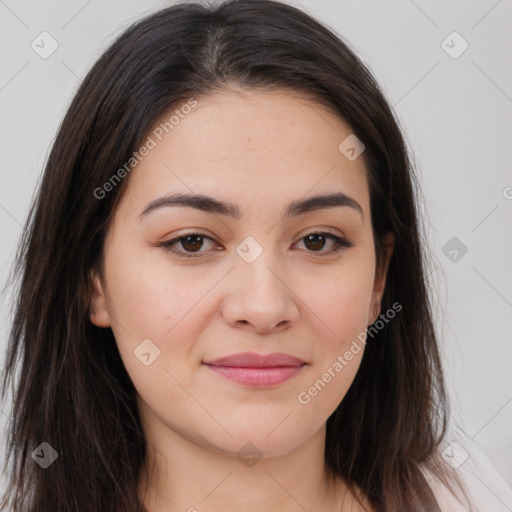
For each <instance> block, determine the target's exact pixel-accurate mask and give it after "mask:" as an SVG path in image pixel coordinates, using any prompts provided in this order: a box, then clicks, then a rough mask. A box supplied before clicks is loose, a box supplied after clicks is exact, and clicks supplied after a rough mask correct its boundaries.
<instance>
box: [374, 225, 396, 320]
mask: <svg viewBox="0 0 512 512" xmlns="http://www.w3.org/2000/svg"><path fill="white" fill-rule="evenodd" d="M382 243H383V245H384V247H385V251H384V261H383V262H382V265H381V267H380V268H376V269H375V280H374V284H373V294H372V302H371V307H370V312H369V315H368V325H371V324H373V322H375V321H376V320H377V318H378V317H379V315H380V310H381V302H382V296H383V295H384V290H385V288H386V275H387V272H388V267H389V262H390V261H391V256H392V255H393V251H394V248H395V234H394V233H391V232H389V233H386V235H385V236H384V239H383V241H382Z"/></svg>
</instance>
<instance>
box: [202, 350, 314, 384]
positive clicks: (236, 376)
mask: <svg viewBox="0 0 512 512" xmlns="http://www.w3.org/2000/svg"><path fill="white" fill-rule="evenodd" d="M203 364H204V365H206V366H207V367H208V368H209V369H210V370H212V371H214V372H215V373H218V374H219V375H221V376H223V377H225V378H227V379H230V380H233V381H235V382H238V383H239V384H245V385H248V386H257V387H264V386H272V385H275V384H280V383H281V382H284V381H286V380H288V379H290V378H291V377H293V376H294V375H295V374H297V373H298V372H299V371H300V370H301V369H302V367H303V366H304V365H306V363H305V362H304V361H303V360H302V359H299V358H297V357H294V356H290V355H288V354H282V353H277V352H276V353H274V354H268V355H259V354H254V353H250V352H244V353H240V354H233V355H231V356H227V357H221V358H219V359H215V360H213V361H205V362H203Z"/></svg>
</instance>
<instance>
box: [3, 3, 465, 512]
mask: <svg viewBox="0 0 512 512" xmlns="http://www.w3.org/2000/svg"><path fill="white" fill-rule="evenodd" d="M230 85H236V86H238V87H243V88H247V89H258V88H259V89H266V90H272V89H283V88H288V89H292V90H294V91H296V92H299V93H301V94H303V95H304V96H305V97H307V98H309V99H310V100H311V101H312V102H317V103H319V104H323V105H325V106H328V107H329V108H330V109H332V111H333V112H335V113H336V114H337V115H339V116H340V117H341V118H342V119H343V120H344V121H345V122H347V123H348V124H349V126H350V127H351V128H352V130H353V132H354V134H355V135H356V136H357V137H358V138H359V139H360V140H361V141H362V142H363V143H364V144H365V147H366V149H365V154H364V158H365V161H366V163H367V172H368V181H369V187H370V200H371V221H372V228H373V232H374V238H375V241H376V242H375V250H376V258H377V264H378V266H379V268H380V266H381V264H382V261H383V254H384V252H383V251H384V245H383V243H382V240H383V237H384V235H385V234H386V233H387V232H393V233H394V234H395V236H396V241H395V250H394V254H393V256H392V259H391V262H390V265H389V269H388V274H387V285H386V289H385V293H384V296H383V300H382V310H383V311H385V310H388V309H389V308H391V307H392V304H393V303H395V302H398V303H399V304H401V305H402V306H403V311H402V312H401V314H400V315H397V318H395V319H394V320H393V321H392V322H389V323H386V325H385V326H384V328H382V329H379V330H378V333H377V334H376V335H374V336H373V337H372V339H369V340H368V344H367V346H366V350H365V353H364V357H363V359H362V362H361V366H360V369H359V371H358V373H357V375H356V377H355V380H354V382H353V384H352V386H351V387H350V389H349V391H348V392H347V394H346V396H345V397H344V399H343V400H342V402H341V403H340V404H339V406H338V408H337V409H336V411H335V412H334V413H333V414H332V415H331V417H329V419H328V421H327V442H326V447H325V463H326V466H327V468H328V469H329V470H330V472H332V473H333V474H334V475H338V476H340V477H342V478H343V479H344V480H345V481H346V482H347V483H348V484H349V485H351V486H354V489H355V488H356V487H357V488H359V489H360V490H361V491H362V492H363V493H364V494H365V495H366V496H367V497H368V499H369V501H370V502H371V504H372V506H374V507H375V508H376V509H377V510H378V511H380V512H391V511H393V512H397V511H407V512H420V511H432V512H433V511H437V512H439V506H438V505H437V503H436V500H435V499H434V496H433V493H432V491H431V489H430V487H429V485H428V482H427V480H426V478H425V476H424V474H423V472H422V468H423V469H424V468H426V469H429V470H431V471H432V472H433V473H434V474H436V475H439V478H442V479H443V481H445V483H446V484H447V485H448V480H449V478H452V477H450V475H449V468H448V467H447V466H446V465H444V464H443V460H442V459H441V458H440V456H439V453H438V447H439V445H440V443H441V441H442V440H443V438H444V435H445V433H446V428H447V418H448V403H447V399H446V394H445V387H444V381H443V372H442V367H441V362H440V356H439V352H438V346H437V341H436V334H435V329H434V325H433V319H432V306H431V304H430V302H429V301H430V299H429V296H428V293H427V291H428V290H427V286H426V273H425V254H426V253H425V251H424V248H423V246H422V244H423V242H422V241H421V243H420V239H421V234H420V230H419V221H418V213H417V208H418V206H417V203H418V201H419V200H420V194H419V189H418V188H417V183H416V180H415V176H414V171H413V168H412V166H411V163H410V161H409V157H408V152H407V149H406V145H405V142H404V139H403V137H402V134H401V131H400V129H399V126H398V123H397V121H396V119H395V117H394V114H393V112H392V111H391V109H390V107H389V105H388V103H387V102H386V100H385V98H384V95H383V94H382V92H381V91H380V89H379V87H378V85H377V83H376V82H375V80H374V78H373V77H372V75H371V73H370V72H369V71H368V70H367V69H366V67H365V66H364V65H363V64H362V62H361V61H360V60H359V59H358V58H357V57H356V56H355V54H354V53H353V51H351V49H350V48H349V46H348V45H347V43H345V42H344V41H343V40H342V38H340V37H339V36H338V35H336V34H335V33H334V32H333V31H332V30H331V29H329V28H328V27H326V26H324V25H322V24H321V23H319V22H317V21H316V20H314V19H313V18H312V17H310V16H309V15H308V14H306V13H305V12H302V11H301V10H299V9H296V8H294V7H292V6H290V5H286V4H284V3H280V2H278V1H272V0H244V1H236V0H234V1H233V0H231V1H227V2H224V3H221V4H219V5H217V6H207V5H201V4H197V3H185V4H177V5H174V6H171V7H169V8H166V9H163V10H160V11H158V12H157V13H155V14H152V15H150V16H148V17H146V18H145V19H143V20H141V21H139V22H137V23H135V24H134V25H132V26H131V27H130V28H129V29H128V30H126V31H125V32H124V33H123V34H122V35H121V36H120V37H119V38H118V39H117V40H116V41H115V42H114V43H113V44H112V45H111V46H110V48H108V49H107V51H106V52H105V53H104V54H103V56H102V57H101V58H100V59H99V60H98V61H97V63H96V64H95V65H94V66H93V68H92V69H91V70H90V72H89V73H88V74H87V76H86V78H85V79H84V81H83V82H82V84H81V86H80V88H79V90H78V92H77V93H76V95H75V97H74V99H73V101H72V103H71V105H70V107H69V109H68V111H67V114H66V116H65V118H64V120H63V122H62V124H61V126H60V129H59V131H58V134H57V137H56V139H55V142H54V144H53V147H52V150H51V153H50V155H49V158H48V161H47V164H46V168H45V171H44V175H43V179H42V183H41V185H40V188H39V190H38V194H37V197H36V199H35V201H34V203H33V205H32V207H31V210H30V213H29V216H28V219H27V222H26V226H25V231H24V233H23V236H22V238H21V240H20V244H19V248H18V253H17V256H16V262H15V263H16V264H15V266H14V267H13V279H12V282H13V283H14V282H16V281H17V285H18V286H17V295H16V300H15V303H14V309H15V315H14V321H13V325H12V329H11V332H10V337H9V346H8V352H7V357H6V362H5V370H4V375H3V381H2V397H3V398H5V396H6V392H7V386H8V383H9V382H11V384H12V386H13V396H14V400H13V414H12V416H11V421H10V423H9V438H8V440H7V441H8V444H7V450H8V461H9V462H10V473H9V474H10V478H11V479H10V482H9V486H8V489H7V491H6V493H5V496H4V499H3V502H2V508H1V510H5V508H6V507H7V506H9V504H10V506H11V508H10V509H9V510H13V511H14V512H22V511H23V512H43V511H44V512H64V511H65V512H89V511H90V512H114V511H115V512H120V511H126V512H142V511H143V510H144V507H143V504H142V502H141V500H140V498H139V496H138V494H137V482H138V478H139V475H140V471H141V470H142V469H143V468H144V467H145V458H146V441H145V438H144V434H143V430H142V427H141V422H140V418H139V415H138V411H137V407H136V402H135V389H134V386H133V384H132V382H131V380H130V378H129V376H128V374H127V372H126V370H125V368H124V366H123V364H122V361H121V358H120V355H119V352H118V350H117V346H116V342H115V339H114V336H113V334H112V331H111V330H110V329H102V328H98V327H96V326H94V325H93V324H92V323H91V322H90V321H89V315H88V303H89V297H90V294H91V282H90V279H89V276H90V271H91V269H94V268H98V266H99V264H100V260H101V256H102V249H103V241H104V236H105V233H106V230H107V228H108V226H109V222H110V219H111V217H112V213H113V211H114V210H115V208H116V205H117V204H118V201H119V199H120V197H121V195H122V193H123V190H124V188H125V186H126V182H127V180H128V179H129V177H126V178H125V179H124V180H122V181H121V182H120V183H119V184H118V185H117V186H115V187H110V188H111V190H109V191H108V193H103V192H102V197H101V198H98V193H97V192H96V193H95V191H97V190H98V189H99V188H101V187H103V186H104V184H105V183H106V182H108V181H109V180H110V179H111V178H112V176H113V175H114V173H115V172H116V170H117V169H119V168H121V167H122V166H123V165H124V164H125V163H126V162H127V161H129V159H130V157H132V154H133V152H134V151H136V150H137V148H138V147H139V145H140V144H141V142H142V141H143V140H145V137H146V136H147V133H148V131H149V130H150V128H151V127H152V126H153V124H154V123H155V121H156V120H157V119H158V118H159V117H160V116H161V115H162V113H163V112H165V111H167V110H168V109H169V108H171V107H172V106H174V105H178V104H180V103H181V102H184V101H186V99H187V98H190V97H192V96H193V97H195V98H199V97H201V96H206V95H208V94H211V93H212V92H215V91H216V90H223V89H226V88H228V87H229V86H230ZM415 187H416V188H415ZM103 196H104V197H103ZM17 365H21V368H20V374H19V376H18V377H19V378H18V379H16V375H15V371H16V368H17ZM42 442H47V443H48V444H49V445H51V446H52V447H53V448H54V449H55V450H56V452H57V453H58V454H59V457H60V459H57V461H56V462H54V463H53V464H52V465H50V466H49V467H48V468H47V469H42V468H41V467H39V466H38V465H37V464H35V462H34V461H33V460H32V458H31V454H32V453H33V450H34V449H35V448H36V447H38V446H39V445H40V444H41V443H42ZM6 467H7V464H6ZM454 481H456V478H454Z"/></svg>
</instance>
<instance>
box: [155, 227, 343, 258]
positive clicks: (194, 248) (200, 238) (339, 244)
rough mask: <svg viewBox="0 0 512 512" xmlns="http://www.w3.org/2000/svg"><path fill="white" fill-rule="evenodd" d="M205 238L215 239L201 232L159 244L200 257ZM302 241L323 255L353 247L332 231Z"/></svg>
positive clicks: (166, 249)
mask: <svg viewBox="0 0 512 512" xmlns="http://www.w3.org/2000/svg"><path fill="white" fill-rule="evenodd" d="M204 240H209V241H211V242H213V241H214V240H213V239H212V238H211V237H209V236H207V235H202V234H200V233H190V234H187V235H184V236H180V237H176V238H173V239H172V240H168V241H166V242H162V243H160V244H159V246H160V247H163V248H164V250H165V251H167V252H171V253H173V254H175V255H176V256H178V257H180V258H198V257H199V255H196V254H200V253H201V252H205V251H200V249H201V248H202V247H203V243H204ZM327 240H331V242H332V244H333V245H332V246H331V248H330V249H328V250H326V251H324V250H322V249H323V248H324V247H325V243H326V241H327ZM300 241H304V243H305V245H306V247H307V248H308V249H310V250H309V251H307V252H317V253H320V254H321V255H324V254H332V253H336V252H338V251H340V250H341V249H343V248H349V247H353V244H352V243H351V242H349V241H348V240H345V239H343V238H341V237H339V236H336V235H333V234H332V233H323V232H314V233H309V234H308V235H305V236H304V237H302V238H301V239H300ZM177 244H180V245H181V247H182V249H184V251H181V250H177V249H176V248H175V247H174V246H175V245H177Z"/></svg>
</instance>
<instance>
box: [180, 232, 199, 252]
mask: <svg viewBox="0 0 512 512" xmlns="http://www.w3.org/2000/svg"><path fill="white" fill-rule="evenodd" d="M201 239H202V237H201V235H189V236H187V237H185V238H184V239H183V240H182V241H181V244H182V245H183V248H184V249H186V250H187V251H189V250H190V251H192V252H193V251H194V249H200V248H201V244H200V243H198V242H199V241H200V240H201ZM190 240H193V241H192V242H190ZM189 244H190V245H189Z"/></svg>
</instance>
